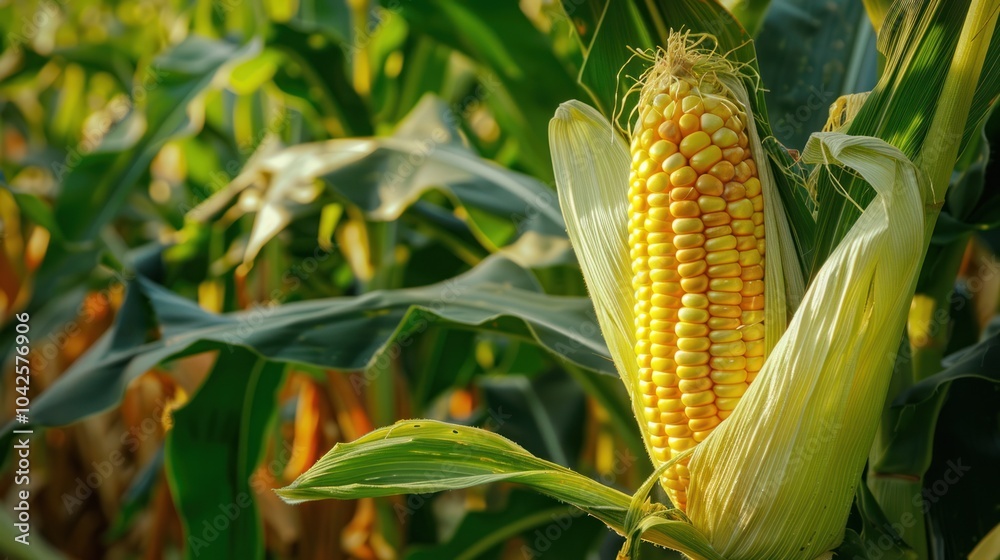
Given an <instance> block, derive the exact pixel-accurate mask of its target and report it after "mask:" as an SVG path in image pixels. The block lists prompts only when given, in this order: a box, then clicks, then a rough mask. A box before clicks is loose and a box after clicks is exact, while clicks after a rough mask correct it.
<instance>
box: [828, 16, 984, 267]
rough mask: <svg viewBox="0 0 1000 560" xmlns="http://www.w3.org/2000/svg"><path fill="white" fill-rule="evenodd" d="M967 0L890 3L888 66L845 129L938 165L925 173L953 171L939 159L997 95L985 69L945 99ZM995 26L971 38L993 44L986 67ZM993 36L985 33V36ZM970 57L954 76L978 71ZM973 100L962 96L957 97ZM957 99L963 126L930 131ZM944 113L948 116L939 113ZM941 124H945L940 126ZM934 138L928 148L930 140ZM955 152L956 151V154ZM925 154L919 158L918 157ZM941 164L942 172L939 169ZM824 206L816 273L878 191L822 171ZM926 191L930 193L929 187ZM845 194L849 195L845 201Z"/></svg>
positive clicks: (958, 144)
mask: <svg viewBox="0 0 1000 560" xmlns="http://www.w3.org/2000/svg"><path fill="white" fill-rule="evenodd" d="M969 6H970V2H969V1H968V0H956V1H951V0H947V1H945V0H905V1H899V2H895V3H893V5H892V8H891V9H890V11H889V13H888V14H887V16H886V18H885V21H884V22H883V25H882V29H881V30H880V32H879V38H878V49H879V52H880V53H881V54H882V55H883V56H884V58H885V68H884V69H883V71H882V74H881V76H880V79H879V82H878V84H877V85H876V87H875V89H873V90H872V92H871V94H870V95H869V96H868V97H867V99H866V100H865V102H864V106H863V107H862V108H861V110H860V111H859V112H858V114H857V116H856V117H855V118H854V119H853V121H851V123H850V124H849V126H848V129H847V132H848V133H849V134H852V135H858V136H874V137H877V138H881V139H882V140H885V141H887V142H889V143H890V144H892V145H894V146H896V147H897V148H899V149H900V150H901V151H902V152H903V153H904V154H906V156H907V157H909V158H911V159H914V160H915V161H917V162H918V163H919V164H920V165H921V166H923V165H924V164H925V163H924V162H925V161H930V160H932V159H933V160H935V161H937V162H938V163H935V164H934V167H935V169H933V170H931V169H923V171H924V172H925V173H935V174H939V173H941V172H942V170H943V167H944V166H945V165H947V166H948V169H947V170H946V171H948V172H950V171H951V166H953V165H954V161H951V162H944V161H938V160H941V158H943V157H944V156H945V154H950V153H951V152H953V151H955V153H956V155H957V153H961V150H962V149H963V148H964V146H965V145H966V144H967V143H968V141H969V140H970V139H971V138H972V137H973V135H974V134H976V133H977V132H978V130H979V128H980V127H981V126H982V122H983V120H984V118H985V116H986V115H987V114H988V105H989V102H990V100H992V99H994V98H995V97H996V95H997V94H998V93H1000V74H998V73H997V72H991V71H984V72H981V73H980V74H979V79H978V86H977V87H976V88H975V90H974V91H971V90H963V91H959V92H957V93H956V95H954V96H952V97H954V98H949V99H943V96H944V87H945V81H946V78H947V77H948V75H949V72H950V71H951V70H952V62H953V58H954V56H955V52H956V46H957V45H958V41H959V37H960V35H961V33H962V29H963V26H964V24H965V19H966V15H967V13H968V12H969ZM994 29H995V27H991V28H990V29H989V30H981V31H979V32H973V33H972V37H971V41H973V42H977V43H981V42H983V41H988V43H987V44H988V47H989V48H988V49H987V50H986V53H985V57H986V58H985V62H984V63H983V66H982V68H983V69H987V70H988V69H991V68H995V67H997V65H998V64H1000V44H998V43H1000V42H998V41H989V39H990V37H991V36H992V33H993V32H994ZM987 33H988V34H987ZM974 66H975V64H974V62H973V61H972V60H965V61H959V63H958V64H957V65H956V66H955V67H954V68H955V70H956V72H957V71H959V70H960V71H961V72H963V74H955V75H956V76H961V77H968V76H967V75H966V74H968V73H971V72H977V73H978V72H979V69H978V68H975V67H974ZM962 96H966V97H970V96H971V101H970V99H967V98H966V99H958V97H962ZM959 102H963V103H964V102H971V105H970V106H969V107H970V109H969V111H968V113H967V114H963V115H955V116H954V117H955V119H957V120H958V122H945V123H941V124H939V125H938V126H937V127H936V129H935V130H933V131H932V130H931V123H932V121H933V120H934V119H935V115H936V114H937V112H938V111H939V110H942V111H945V110H948V111H953V110H954V108H955V107H958V106H959V105H958V103H959ZM941 114H942V115H944V114H945V113H941ZM942 124H943V125H944V126H942ZM929 133H933V136H932V140H931V141H930V142H929V144H927V145H926V146H925V138H927V137H928V134H929ZM956 150H957V151H956ZM918 156H920V159H917V158H918ZM939 167H940V168H941V169H939ZM935 181H936V182H938V183H940V181H939V180H938V179H937V178H936V177H932V178H931V181H930V182H929V184H928V186H929V187H931V188H934V189H937V190H938V191H939V192H937V193H933V194H930V195H929V194H928V193H926V192H925V193H924V194H925V196H928V200H927V202H928V203H931V204H933V202H934V201H933V200H932V198H934V197H935V196H939V195H943V194H944V190H943V189H944V187H945V185H942V184H934V182H935ZM816 190H817V197H818V202H819V216H818V230H819V232H820V234H819V237H818V238H817V240H816V251H815V253H814V255H813V265H812V270H813V272H815V271H816V270H817V269H818V265H819V264H821V263H822V262H823V261H824V260H825V259H826V258H827V256H828V255H829V254H830V252H831V251H832V250H833V248H834V247H836V245H837V244H838V243H839V242H840V240H841V239H842V238H843V236H844V234H845V233H846V232H847V231H848V229H850V227H851V225H852V224H853V223H854V221H855V220H856V219H857V217H858V215H859V214H860V211H859V209H858V206H860V207H861V208H864V207H865V206H866V205H867V204H868V203H869V202H870V201H871V199H872V197H873V196H874V191H873V190H872V189H871V188H870V187H869V186H868V185H867V184H865V183H864V181H862V180H860V179H858V178H857V177H855V176H852V175H851V174H848V173H844V172H839V173H838V172H835V173H833V174H824V175H823V176H822V177H821V178H820V180H819V181H818V182H817V185H816ZM925 190H926V189H925ZM845 193H846V195H847V196H845Z"/></svg>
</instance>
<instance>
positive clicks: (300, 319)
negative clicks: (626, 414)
mask: <svg viewBox="0 0 1000 560" xmlns="http://www.w3.org/2000/svg"><path fill="white" fill-rule="evenodd" d="M147 301H148V303H149V304H150V305H151V306H152V308H153V310H154V311H155V314H156V317H157V319H158V323H159V328H160V330H161V332H162V338H161V339H160V340H157V341H154V342H149V343H145V344H142V342H143V337H144V335H145V320H148V315H147V312H146V311H145V305H146V302H147ZM434 325H441V326H449V327H451V328H463V329H467V328H473V329H477V330H482V331H485V332H493V333H497V334H501V335H505V336H512V337H515V338H517V339H521V340H528V341H534V342H535V343H537V344H540V345H541V346H542V347H544V348H546V349H548V350H549V351H551V352H553V353H555V354H557V355H560V356H562V357H564V358H565V359H567V360H569V361H571V362H572V363H575V364H577V365H579V366H582V367H586V368H589V369H593V370H596V371H600V372H603V373H606V374H609V375H615V370H614V368H613V366H612V363H611V360H610V359H609V357H608V351H607V347H606V346H605V344H604V341H603V339H601V336H600V332H599V329H598V328H597V325H596V321H595V319H594V316H593V308H592V306H591V303H590V300H589V299H587V298H583V297H566V296H550V295H547V294H544V293H542V292H541V291H540V289H539V287H538V285H537V283H536V282H535V280H534V278H533V277H532V276H531V274H530V273H529V272H527V271H525V270H524V269H522V268H520V267H519V266H517V265H516V264H514V263H513V262H511V261H509V260H507V259H504V258H502V257H494V258H490V259H487V260H486V261H484V262H483V263H482V264H481V265H479V266H478V267H476V268H475V269H473V270H472V271H471V272H469V273H466V274H464V275H462V276H459V277H457V278H452V279H450V280H448V281H445V282H442V283H439V284H434V285H430V286H424V287H419V288H408V289H401V290H390V291H378V292H370V293H367V294H365V295H362V296H359V297H345V298H330V299H317V300H309V301H303V302H299V303H290V304H284V305H277V304H275V303H274V302H272V305H270V306H260V307H256V308H253V309H250V310H248V311H243V312H238V313H230V314H226V315H213V314H210V313H207V312H205V311H203V310H202V309H200V308H199V307H198V306H197V305H196V304H194V303H193V302H191V301H189V300H186V299H184V298H181V297H180V296H177V295H176V294H173V293H171V292H169V291H167V290H166V289H165V288H163V287H161V286H159V285H157V284H154V283H153V282H151V281H149V280H147V279H145V278H142V277H140V279H139V280H138V281H137V282H135V283H132V284H131V285H130V287H129V294H128V298H127V300H126V303H125V305H124V306H123V308H122V310H121V311H120V317H119V319H118V320H117V322H116V325H115V327H114V328H113V329H112V331H111V332H110V333H108V334H107V335H105V336H104V337H102V339H101V340H100V341H99V342H98V343H97V344H96V345H95V346H94V347H93V348H91V350H90V351H89V352H87V353H86V354H84V356H83V357H81V358H80V359H79V360H78V361H77V362H76V363H74V365H73V366H72V367H71V368H70V369H69V370H68V371H67V372H66V373H65V374H63V375H62V376H61V377H60V378H59V380H58V381H57V382H56V383H54V384H53V385H52V387H50V388H49V389H48V390H46V391H45V392H44V393H43V394H42V395H41V396H39V397H38V398H37V399H36V400H34V401H33V402H32V410H31V412H32V415H31V418H32V421H33V422H34V423H35V425H40V426H56V425H63V424H68V423H71V422H74V421H76V420H79V419H80V418H83V417H85V416H87V415H89V414H93V413H96V412H99V411H101V410H105V409H107V408H109V407H111V406H114V405H115V404H116V403H117V402H118V401H119V400H120V399H121V397H122V393H123V392H124V389H125V386H126V385H127V384H128V383H129V382H130V381H131V380H133V379H135V378H136V377H138V376H139V375H142V374H143V373H145V372H146V371H148V370H149V369H150V368H151V367H154V366H155V365H157V364H160V363H164V362H166V361H169V360H172V359H176V358H180V357H183V356H190V355H194V354H198V353H201V352H206V351H210V350H219V351H220V353H221V356H222V357H221V358H220V359H221V360H223V361H225V359H226V358H227V357H229V356H231V355H233V353H234V352H238V351H241V349H243V348H245V349H249V350H253V351H254V352H256V353H257V354H258V355H260V356H263V357H266V358H268V359H270V360H274V361H279V362H289V363H296V364H304V365H318V366H322V367H327V368H333V369H338V370H346V371H350V372H355V373H354V374H353V375H352V376H351V382H352V383H353V384H354V385H355V386H356V387H357V388H359V389H360V387H362V386H365V385H368V384H369V383H370V381H369V380H368V378H367V377H365V375H363V374H361V373H358V372H362V371H365V370H368V368H370V367H371V366H372V365H373V364H374V363H375V362H376V360H378V359H379V358H380V357H381V356H383V355H384V354H385V353H386V352H389V353H398V352H401V351H402V350H403V349H405V348H406V347H408V346H409V345H410V344H412V343H413V339H414V337H416V336H419V335H420V334H422V333H423V332H425V331H426V330H427V329H428V328H430V327H431V326H434ZM331 341H336V344H331ZM14 428H16V424H14V423H13V422H12V423H10V424H8V425H7V426H6V427H5V430H4V433H5V435H6V437H10V430H12V429H14Z"/></svg>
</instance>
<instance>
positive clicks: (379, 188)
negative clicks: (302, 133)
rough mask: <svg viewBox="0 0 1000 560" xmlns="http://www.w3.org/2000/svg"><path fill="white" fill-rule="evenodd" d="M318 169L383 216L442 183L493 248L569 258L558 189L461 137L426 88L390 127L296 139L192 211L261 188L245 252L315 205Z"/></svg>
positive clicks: (341, 191)
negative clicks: (391, 130)
mask: <svg viewBox="0 0 1000 560" xmlns="http://www.w3.org/2000/svg"><path fill="white" fill-rule="evenodd" d="M316 179H321V180H322V184H323V185H324V186H325V187H326V188H328V189H329V190H330V191H331V192H333V193H335V194H336V195H338V197H340V199H342V200H343V199H346V201H348V202H350V203H351V204H353V205H354V206H356V207H358V208H360V209H361V210H363V211H364V212H365V213H366V215H367V217H368V218H369V219H371V220H373V221H380V222H382V221H393V220H397V219H399V217H400V216H401V215H402V213H403V212H404V211H405V210H406V209H407V208H409V207H410V206H411V205H412V204H414V203H416V202H417V201H418V200H419V199H420V198H421V196H423V195H424V194H425V193H426V192H427V191H429V190H432V189H437V190H440V191H442V192H443V193H445V194H446V195H447V196H448V197H449V198H450V199H451V200H452V202H453V203H454V204H455V205H456V206H459V207H461V208H463V209H465V210H466V212H467V214H468V219H467V221H468V223H469V224H470V225H471V226H472V229H473V232H474V233H475V234H476V235H477V238H478V239H479V241H480V242H481V243H482V244H483V245H484V246H486V247H487V248H488V249H490V250H493V251H501V252H503V253H504V254H506V255H508V256H509V257H511V258H512V259H514V260H516V261H518V262H519V263H521V264H523V265H528V266H541V265H547V264H555V263H561V262H566V261H567V259H570V258H571V257H570V253H569V242H568V240H567V239H566V237H565V225H564V224H563V221H562V216H561V215H560V213H559V209H558V208H557V206H556V196H555V194H554V193H552V191H551V190H550V189H549V188H548V187H546V186H545V185H544V184H542V183H541V182H539V181H537V180H536V179H533V178H531V177H529V176H527V175H523V174H520V173H517V172H514V171H510V170H508V169H505V168H503V167H500V166H499V165H496V164H495V163H493V162H490V161H488V160H485V159H483V158H480V157H479V156H478V155H476V154H475V153H473V152H472V151H471V150H470V149H469V148H468V147H466V146H465V145H464V144H463V143H462V141H461V137H460V134H459V131H458V130H457V129H456V128H455V126H454V114H453V113H452V112H451V109H449V108H448V107H447V106H446V105H445V104H444V103H443V102H442V101H440V100H438V99H436V98H434V97H433V96H427V97H425V98H424V99H423V100H422V101H421V103H420V104H418V106H417V107H416V108H415V109H414V111H413V112H412V113H411V114H410V116H409V117H407V119H406V120H405V121H403V122H402V123H401V124H400V125H399V127H398V129H397V131H396V133H395V134H393V136H391V137H387V138H366V139H344V140H331V141H327V142H323V143H315V144H300V145H298V146H293V147H290V148H286V149H284V150H282V151H279V152H277V153H275V154H272V155H269V156H267V157H264V158H262V159H261V160H259V161H258V162H255V163H254V164H252V165H250V166H248V168H247V169H245V170H244V172H243V174H242V175H241V176H240V177H239V178H237V179H236V180H235V181H234V182H233V183H232V184H231V185H230V187H229V188H227V189H226V190H224V191H223V192H221V193H220V194H219V195H217V196H216V197H214V198H213V199H211V200H209V201H208V202H206V204H205V205H204V206H203V207H202V208H200V209H199V210H198V211H197V212H196V214H195V215H194V217H195V218H196V219H199V220H207V219H208V217H209V216H213V215H215V214H217V213H218V211H219V209H220V208H222V207H224V206H225V205H231V204H235V201H236V199H237V197H238V195H239V194H240V193H241V192H243V191H244V190H245V189H247V188H252V189H257V190H263V191H264V192H263V194H262V196H261V197H260V198H261V203H260V205H259V206H258V207H255V208H251V211H255V212H256V219H255V221H254V226H253V231H252V232H251V234H250V239H249V242H248V243H247V248H246V253H245V257H244V258H245V260H247V261H249V260H252V259H253V258H255V257H256V255H257V253H258V252H259V251H260V249H261V248H262V247H263V246H264V244H265V243H267V241H268V240H270V239H271V238H272V237H273V236H274V235H276V234H277V233H278V232H279V231H281V230H282V229H284V228H285V227H286V226H287V225H288V224H289V223H291V222H292V221H293V220H295V219H297V218H300V217H302V216H304V215H309V214H315V213H317V212H318V210H319V205H317V204H316V203H317V201H319V200H322V198H321V197H322V193H321V191H320V190H319V189H317V188H316V187H315V186H314V185H315V181H316ZM245 207H246V204H241V205H239V206H237V208H238V209H242V208H245ZM240 211H246V210H240Z"/></svg>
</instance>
